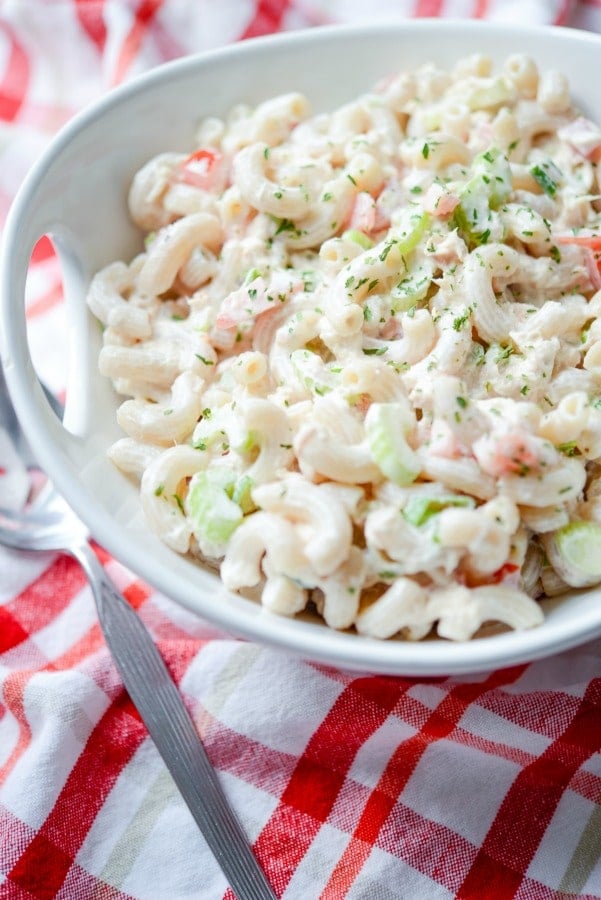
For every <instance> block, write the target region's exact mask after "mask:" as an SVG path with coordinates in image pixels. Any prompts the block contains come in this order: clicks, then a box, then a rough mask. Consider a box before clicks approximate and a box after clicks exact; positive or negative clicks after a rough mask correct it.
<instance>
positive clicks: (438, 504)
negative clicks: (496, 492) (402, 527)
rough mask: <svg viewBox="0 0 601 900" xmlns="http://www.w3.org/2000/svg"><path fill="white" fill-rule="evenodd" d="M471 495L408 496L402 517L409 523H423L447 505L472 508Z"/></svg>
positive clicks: (473, 504) (472, 500)
mask: <svg viewBox="0 0 601 900" xmlns="http://www.w3.org/2000/svg"><path fill="white" fill-rule="evenodd" d="M475 505H476V504H475V502H474V499H473V498H472V497H465V496H463V495H461V494H444V495H442V496H440V497H426V496H421V497H419V496H418V497H410V498H409V500H408V502H407V503H406V505H405V506H404V507H403V510H402V512H403V517H404V518H405V519H406V520H407V521H408V522H410V523H411V525H418V526H419V525H424V524H425V523H426V522H427V521H428V520H429V519H431V518H432V516H435V515H437V514H438V513H439V512H442V510H443V509H446V508H447V507H448V506H460V507H468V508H469V509H473V508H474V506H475Z"/></svg>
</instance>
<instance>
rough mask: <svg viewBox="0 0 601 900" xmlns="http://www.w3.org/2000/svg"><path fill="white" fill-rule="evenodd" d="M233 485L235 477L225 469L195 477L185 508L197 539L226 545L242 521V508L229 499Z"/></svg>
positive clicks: (201, 473) (206, 472)
mask: <svg viewBox="0 0 601 900" xmlns="http://www.w3.org/2000/svg"><path fill="white" fill-rule="evenodd" d="M234 483H235V477H234V476H233V474H232V473H227V472H224V471H223V470H222V471H219V470H217V469H206V470H204V471H202V472H197V473H196V474H195V475H193V476H192V479H191V481H190V486H189V488H188V493H187V495H186V500H185V509H186V513H187V515H188V517H189V519H190V521H191V523H192V527H193V530H194V534H195V535H196V536H197V538H198V539H204V540H205V541H209V542H210V543H212V544H223V543H224V542H225V541H227V540H228V539H229V538H230V536H231V535H232V534H233V532H234V531H235V530H236V528H237V527H238V525H239V524H240V522H241V521H242V518H243V514H242V510H241V508H240V506H239V505H238V504H237V503H235V502H234V500H232V499H231V498H230V496H229V493H230V492H232V491H233V489H234Z"/></svg>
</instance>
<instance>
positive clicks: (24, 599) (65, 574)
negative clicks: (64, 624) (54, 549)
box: [0, 553, 86, 653]
mask: <svg viewBox="0 0 601 900" xmlns="http://www.w3.org/2000/svg"><path fill="white" fill-rule="evenodd" d="M85 585H86V576H85V575H84V572H83V570H82V568H81V566H80V565H79V564H78V563H77V562H75V560H74V559H72V558H71V557H70V556H68V555H67V554H66V553H61V554H60V555H59V556H57V557H56V558H55V559H54V561H53V562H52V564H51V565H50V566H49V567H48V568H47V569H46V571H45V572H44V573H43V574H42V575H40V577H39V578H36V579H35V581H32V583H31V584H30V585H28V586H27V588H25V590H24V591H22V592H21V593H20V594H18V595H17V596H16V597H15V598H14V600H10V601H9V602H8V603H7V604H5V606H3V607H0V622H2V614H3V612H6V613H7V614H8V615H10V616H11V617H12V619H13V620H14V621H15V623H17V624H18V625H19V626H20V627H21V629H22V630H23V631H24V633H25V635H26V636H27V637H29V636H30V635H33V634H35V632H36V631H40V630H41V629H42V628H46V626H47V625H48V624H49V623H50V622H51V621H52V620H53V619H54V618H56V616H58V615H59V614H60V613H61V612H62V611H63V610H64V609H66V608H67V607H68V606H69V604H70V603H71V601H72V600H73V598H74V597H75V596H76V595H77V594H78V593H79V591H81V590H82V588H83V587H84V586H85ZM6 640H7V637H6V635H5V634H4V633H3V631H2V628H1V627H0V653H2V651H3V649H8V647H10V646H14V644H12V645H11V644H8V647H7V646H4V648H3V645H5V644H6Z"/></svg>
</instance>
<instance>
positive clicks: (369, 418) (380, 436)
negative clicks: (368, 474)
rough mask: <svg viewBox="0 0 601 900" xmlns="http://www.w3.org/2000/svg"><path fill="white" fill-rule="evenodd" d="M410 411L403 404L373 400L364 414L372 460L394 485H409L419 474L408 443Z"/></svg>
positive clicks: (415, 454)
mask: <svg viewBox="0 0 601 900" xmlns="http://www.w3.org/2000/svg"><path fill="white" fill-rule="evenodd" d="M411 416H412V414H411V411H410V410H409V407H408V406H405V405H403V404H402V403H372V405H371V406H370V408H369V410H368V412H367V415H366V417H365V433H366V435H367V443H368V446H369V451H370V453H371V456H372V459H373V460H374V462H375V463H376V465H377V466H378V468H379V469H380V471H381V472H382V473H383V474H384V475H385V476H386V477H387V478H389V479H390V480H391V481H394V482H395V484H399V485H407V484H411V483H412V482H413V481H415V479H416V478H417V476H418V475H419V473H420V468H421V467H420V463H419V458H418V456H417V453H416V452H415V450H413V449H412V448H411V447H410V446H409V444H408V443H407V437H406V435H407V433H408V432H409V430H410V429H411V425H412V419H411Z"/></svg>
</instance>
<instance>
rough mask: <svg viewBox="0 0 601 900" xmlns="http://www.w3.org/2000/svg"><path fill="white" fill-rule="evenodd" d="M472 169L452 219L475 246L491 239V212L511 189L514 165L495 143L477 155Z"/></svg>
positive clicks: (505, 197) (460, 193)
mask: <svg viewBox="0 0 601 900" xmlns="http://www.w3.org/2000/svg"><path fill="white" fill-rule="evenodd" d="M471 172H472V174H471V178H470V179H469V181H467V182H466V184H465V185H464V186H463V187H462V189H461V190H460V191H459V205H458V206H457V207H456V209H455V211H454V213H453V217H452V219H451V222H452V224H453V225H454V226H455V227H456V228H458V229H459V232H460V233H461V234H462V236H463V237H464V238H467V239H468V242H469V243H470V244H471V245H472V246H473V245H476V246H477V245H479V244H485V243H486V242H487V240H488V236H489V234H490V223H491V221H492V215H491V213H492V211H493V210H495V209H497V208H498V207H499V206H500V205H501V204H502V203H504V202H505V200H506V199H507V197H508V196H509V193H510V192H511V187H512V185H511V168H510V165H509V161H508V159H507V157H506V156H504V154H503V153H502V152H501V151H500V150H499V149H497V148H496V147H491V148H489V149H488V150H485V151H484V152H483V153H479V154H478V155H477V156H475V157H474V160H473V162H472V168H471Z"/></svg>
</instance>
